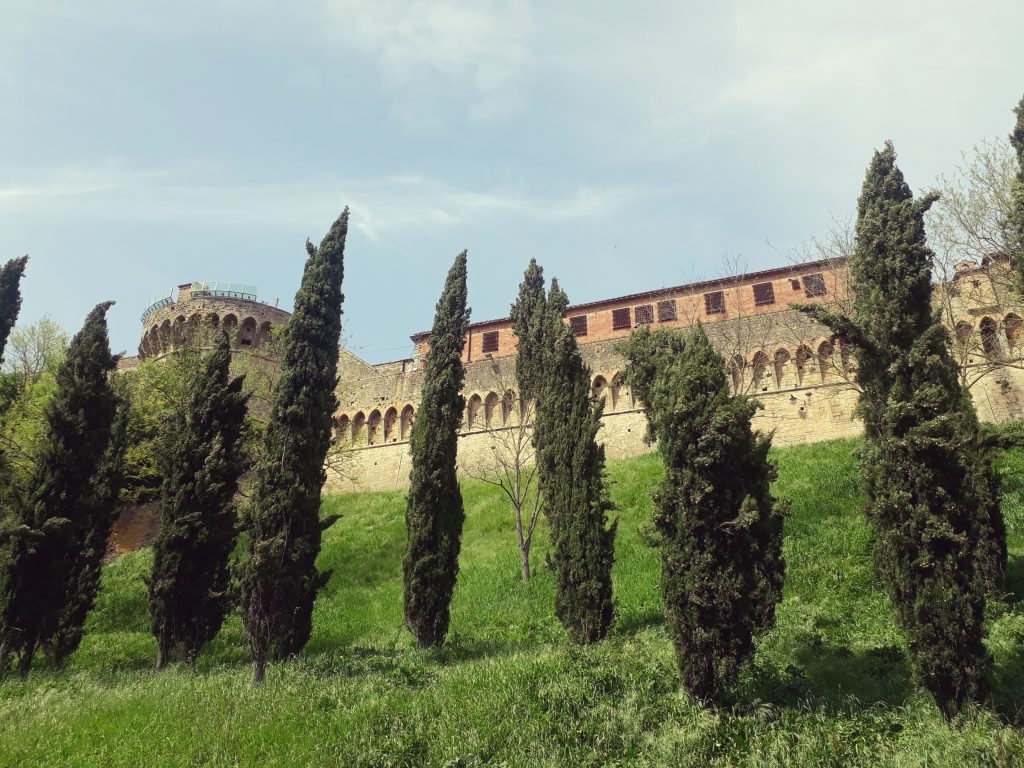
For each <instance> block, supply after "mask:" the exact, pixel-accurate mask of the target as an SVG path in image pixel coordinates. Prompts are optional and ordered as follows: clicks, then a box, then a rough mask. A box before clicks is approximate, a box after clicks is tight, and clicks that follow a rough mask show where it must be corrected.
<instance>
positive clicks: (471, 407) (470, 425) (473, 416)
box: [466, 394, 484, 430]
mask: <svg viewBox="0 0 1024 768" xmlns="http://www.w3.org/2000/svg"><path fill="white" fill-rule="evenodd" d="M483 402H484V401H483V400H481V399H480V395H476V394H474V395H473V396H472V397H470V398H469V402H468V403H466V428H467V429H469V430H473V429H479V427H480V408H481V406H482V405H483Z"/></svg>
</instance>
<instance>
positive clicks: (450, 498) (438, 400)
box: [402, 251, 469, 648]
mask: <svg viewBox="0 0 1024 768" xmlns="http://www.w3.org/2000/svg"><path fill="white" fill-rule="evenodd" d="M468 323H469V310H468V309H467V308H466V252H465V251H463V252H462V253H460V254H459V256H458V257H457V258H456V259H455V263H454V264H453V265H452V268H451V269H450V270H449V272H448V277H447V279H446V280H445V283H444V290H443V291H442V293H441V298H440V299H439V300H438V302H437V310H436V312H435V314H434V326H433V328H432V329H431V332H430V349H429V351H428V352H427V359H426V368H425V371H424V375H423V396H422V399H421V400H420V409H419V411H418V412H417V414H416V421H415V422H413V425H412V434H411V435H410V441H409V451H410V454H411V456H412V474H411V476H410V482H409V496H408V500H407V504H406V510H405V527H406V533H407V537H408V546H407V549H406V553H405V559H404V561H403V563H402V572H403V577H404V585H405V590H404V596H405V626H406V627H408V629H409V631H410V632H411V633H412V635H413V637H415V638H416V644H417V645H418V646H419V647H420V648H433V647H438V646H440V645H441V644H442V643H443V642H444V638H445V635H446V634H447V632H448V621H449V617H450V613H449V609H450V605H451V599H452V591H453V590H454V589H455V580H456V577H457V576H458V572H459V549H460V547H461V542H462V523H463V520H464V519H465V515H464V513H463V507H462V493H461V491H460V490H459V481H458V478H457V477H456V475H455V459H456V453H457V449H458V434H459V426H460V425H461V424H462V413H463V410H464V409H465V407H466V400H465V398H464V397H463V396H462V382H463V379H464V378H465V368H464V367H463V365H462V347H463V344H464V342H465V338H466V326H467V325H468Z"/></svg>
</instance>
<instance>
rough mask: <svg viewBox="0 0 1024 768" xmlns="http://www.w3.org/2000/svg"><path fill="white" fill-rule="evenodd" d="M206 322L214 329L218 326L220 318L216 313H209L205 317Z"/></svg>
mask: <svg viewBox="0 0 1024 768" xmlns="http://www.w3.org/2000/svg"><path fill="white" fill-rule="evenodd" d="M206 322H208V323H209V324H210V325H212V326H213V327H214V328H216V327H217V326H219V325H220V317H218V316H217V313H216V312H211V313H210V314H208V315H207V316H206Z"/></svg>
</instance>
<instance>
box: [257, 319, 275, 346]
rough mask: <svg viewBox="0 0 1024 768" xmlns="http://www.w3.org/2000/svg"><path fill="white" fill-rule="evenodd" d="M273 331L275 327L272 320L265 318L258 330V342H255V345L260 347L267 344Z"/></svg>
mask: <svg viewBox="0 0 1024 768" xmlns="http://www.w3.org/2000/svg"><path fill="white" fill-rule="evenodd" d="M273 333H274V330H273V327H272V326H271V325H270V321H269V320H264V321H263V322H262V323H260V327H259V329H258V330H257V331H256V342H255V343H254V344H253V346H256V347H259V346H261V345H263V344H265V343H266V342H267V341H269V340H270V338H271V336H272V335H273Z"/></svg>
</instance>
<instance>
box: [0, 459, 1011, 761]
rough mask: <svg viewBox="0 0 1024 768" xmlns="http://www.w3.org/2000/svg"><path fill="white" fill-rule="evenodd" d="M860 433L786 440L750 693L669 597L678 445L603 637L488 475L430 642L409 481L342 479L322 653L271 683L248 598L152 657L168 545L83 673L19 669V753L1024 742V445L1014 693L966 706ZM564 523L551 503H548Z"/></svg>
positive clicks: (648, 464) (628, 470)
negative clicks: (412, 582) (912, 646)
mask: <svg viewBox="0 0 1024 768" xmlns="http://www.w3.org/2000/svg"><path fill="white" fill-rule="evenodd" d="M855 447H856V443H855V442H851V441H840V442H833V443H826V444H818V445H813V446H802V447H795V448H788V449H784V450H780V451H777V452H776V454H775V456H776V458H777V460H778V462H779V466H780V477H779V480H778V483H777V485H776V492H777V494H778V495H780V496H782V497H785V498H788V499H790V500H791V502H792V514H791V516H790V517H789V519H788V520H787V523H786V525H787V535H786V543H785V547H786V558H787V562H788V574H787V580H786V590H785V599H784V601H783V603H782V605H781V606H780V609H779V614H778V626H777V628H776V629H775V630H773V631H772V632H771V633H770V634H769V635H767V636H766V637H765V638H764V640H763V642H762V643H761V645H760V648H759V650H758V654H757V657H756V661H755V664H753V665H752V666H751V667H750V668H749V669H748V670H747V671H746V673H745V674H744V676H743V679H742V680H741V683H740V686H739V688H740V690H739V695H740V701H741V702H742V704H741V705H739V706H737V707H735V708H733V709H730V710H723V711H719V712H711V711H705V710H702V709H701V708H699V707H697V706H695V705H694V704H693V703H692V702H691V701H690V699H689V698H688V696H687V695H686V694H685V693H684V692H683V691H682V690H681V689H680V687H679V677H678V674H677V671H676V668H675V661H674V657H673V653H672V648H671V646H670V643H669V641H668V639H667V637H666V634H665V630H664V626H663V624H662V619H661V605H660V598H659V595H658V591H657V586H658V554H657V551H656V550H652V549H650V548H648V547H647V546H645V544H644V543H643V539H642V536H641V531H642V529H643V527H644V525H645V524H646V523H647V522H648V521H649V519H650V516H651V501H650V498H649V492H650V489H651V488H652V486H653V484H654V483H655V482H656V481H657V479H658V477H659V475H660V472H661V470H660V464H659V460H658V458H657V457H656V456H647V457H642V458H638V459H634V460H629V461H623V462H618V463H613V464H612V465H611V466H610V476H611V478H612V480H613V482H614V485H613V487H612V493H613V497H614V500H615V502H616V503H617V505H618V507H619V511H618V513H617V514H618V515H620V517H621V522H620V526H619V532H620V533H619V538H618V543H617V560H616V564H615V573H614V580H615V592H616V600H617V610H618V618H617V621H616V625H615V628H614V630H613V632H612V635H611V636H610V637H609V638H608V640H607V641H606V642H604V643H602V644H601V645H599V646H597V647H594V648H584V649H581V648H577V647H574V646H572V645H571V644H570V643H568V642H567V641H566V639H565V637H564V634H563V632H562V630H561V627H560V626H559V624H558V622H557V620H556V619H555V618H554V616H553V614H552V606H553V602H554V595H553V588H552V579H551V575H550V573H549V572H548V571H547V570H546V569H545V568H544V566H543V558H544V549H545V547H544V545H545V542H546V539H547V531H546V530H544V529H543V528H541V529H539V530H538V534H537V540H538V544H537V547H536V551H535V554H534V564H535V568H536V574H537V575H536V577H535V578H534V580H533V581H532V582H530V583H529V584H523V583H522V582H521V581H520V580H519V565H518V559H517V558H518V555H517V552H516V548H515V539H514V532H513V528H512V521H511V517H510V515H509V512H508V508H507V507H506V506H505V504H504V503H503V500H502V497H501V496H500V495H499V494H498V493H496V492H495V491H494V489H491V488H489V487H487V486H483V485H480V484H476V483H467V484H466V485H465V486H464V489H463V492H464V495H465V499H466V510H467V525H466V532H465V537H464V544H463V555H462V561H461V562H462V572H461V574H460V576H459V583H458V587H457V589H456V592H455V599H454V605H453V616H452V623H451V633H450V635H449V642H448V644H447V646H446V647H445V648H444V649H443V650H441V651H439V652H425V651H418V650H416V649H415V648H413V646H412V643H411V641H410V638H409V636H408V634H407V633H406V632H405V631H404V630H403V629H402V621H401V619H402V600H401V557H402V552H403V548H404V537H405V534H404V528H403V511H404V503H403V496H402V494H401V493H382V494H362V495H351V496H345V497H337V498H331V499H329V500H327V502H326V504H325V511H326V512H331V513H339V514H341V515H343V518H342V520H341V521H340V522H339V523H338V524H336V525H335V526H334V527H333V528H332V529H331V530H330V531H329V532H328V533H327V535H326V538H325V541H324V551H323V555H322V558H321V560H322V562H321V565H322V567H324V568H330V569H333V571H334V575H333V577H332V579H331V581H330V583H329V585H328V587H327V589H326V591H325V592H324V594H323V595H322V597H321V598H320V599H319V601H318V603H317V608H316V616H315V623H314V632H313V637H312V640H311V641H310V644H309V646H308V647H307V648H306V650H305V651H304V653H303V654H302V656H301V657H300V658H298V659H295V660H294V661H292V662H290V663H286V664H275V665H272V667H271V668H270V670H269V671H268V675H267V681H266V683H265V684H264V685H263V686H262V687H258V688H257V687H253V686H252V685H251V683H250V682H249V668H248V665H247V662H246V658H245V654H244V651H243V648H242V643H241V639H242V637H241V627H240V622H239V621H238V620H237V619H232V620H231V621H230V622H229V624H228V626H227V627H226V628H225V631H224V632H223V633H222V635H221V637H220V638H218V640H217V641H216V642H215V643H214V644H213V645H212V646H211V647H210V648H209V649H208V650H207V651H206V652H204V654H203V655H202V657H201V658H200V662H199V664H198V667H197V668H196V669H195V670H190V669H187V668H182V667H172V668H171V669H168V670H167V671H165V672H163V673H160V674H157V673H155V672H153V671H152V669H151V666H152V663H153V658H154V653H155V644H154V641H153V639H152V638H151V637H150V635H149V633H148V619H147V615H146V600H145V587H144V585H143V583H142V580H141V577H142V576H143V575H144V574H145V573H146V571H147V569H148V568H149V565H150V555H149V553H148V552H140V553H137V554H134V555H129V556H126V557H124V558H122V559H121V560H119V561H118V562H117V563H115V564H114V565H112V566H110V567H108V568H107V569H106V571H105V573H104V581H103V591H102V594H101V596H100V600H99V605H98V606H97V610H96V611H95V612H94V614H93V616H92V617H91V619H90V625H89V632H88V634H87V636H86V638H85V641H84V643H83V645H82V648H81V650H80V651H79V652H78V653H77V654H76V655H75V656H74V657H73V658H72V660H71V661H70V664H69V667H68V668H67V669H65V670H64V671H62V672H59V673H58V672H52V671H48V670H45V669H41V670H38V671H34V672H33V673H32V674H31V675H30V676H29V678H28V679H27V680H26V681H21V680H17V679H13V680H7V681H5V682H3V683H0V765H3V766H36V765H39V766H63V765H83V766H85V765H88V766H133V768H134V766H145V768H157V766H182V765H216V766H237V765H254V766H255V765H258V766H300V765H302V766H305V765H310V766H313V765H315V766H334V765H338V766H391V765H395V766H399V765H406V766H420V765H437V766H442V765H444V766H473V765H485V764H486V765H509V766H523V765H549V766H607V765H636V766H647V765H672V766H783V765H785V766H811V765H814V766H835V765H864V766H895V765H901V766H903V765H906V766H939V765H949V766H966V765H985V766H997V765H1007V766H1009V765H1021V764H1024V737H1022V735H1021V732H1020V731H1018V730H1017V726H1018V724H1019V723H1021V722H1024V602H1018V601H1019V600H1022V599H1024V453H1014V454H1012V455H1009V456H1007V457H1005V458H1004V459H1003V461H1002V464H1001V470H1002V472H1003V474H1004V478H1005V490H1006V498H1005V505H1004V507H1005V511H1006V515H1007V519H1008V524H1009V529H1010V542H1011V569H1010V574H1009V581H1010V587H1011V592H1012V594H1011V595H1010V597H1009V598H1008V599H1007V600H1006V601H1005V602H1003V603H998V604H995V605H992V606H990V612H989V613H990V616H989V626H990V647H991V648H992V651H993V653H994V655H995V658H996V677H997V679H996V681H995V682H996V690H997V693H996V700H995V703H994V705H995V712H993V711H989V710H979V711H974V712H971V713H969V714H967V715H965V716H963V717H962V718H960V719H959V720H957V721H956V722H954V723H952V724H946V723H945V722H944V721H943V720H942V718H941V716H940V715H939V712H938V710H937V709H936V708H935V706H934V704H933V703H932V702H931V700H930V698H929V697H928V696H926V695H924V694H922V693H920V692H919V691H917V690H916V689H915V687H914V686H913V683H912V681H911V678H910V669H909V666H908V663H907V660H906V656H905V653H904V648H903V642H902V639H901V637H900V633H899V632H898V631H897V629H896V627H895V625H894V622H893V617H892V611H891V609H890V607H889V605H888V602H887V600H886V597H885V595H884V594H883V593H882V591H881V590H880V588H879V586H878V585H877V583H876V582H875V580H874V578H873V575H872V568H871V558H870V536H869V530H868V527H867V525H866V523H865V522H864V520H863V518H862V516H861V515H860V513H859V511H858V505H859V504H860V503H861V501H862V500H861V499H860V497H859V490H858V485H857V472H856V462H855V460H854V458H853V456H852V451H853V450H854V448H855ZM542 525H543V524H542Z"/></svg>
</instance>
